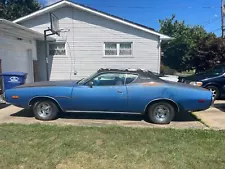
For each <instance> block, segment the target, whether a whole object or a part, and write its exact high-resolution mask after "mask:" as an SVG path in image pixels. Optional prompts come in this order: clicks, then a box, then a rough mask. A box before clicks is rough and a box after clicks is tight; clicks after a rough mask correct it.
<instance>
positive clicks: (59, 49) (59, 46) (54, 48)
mask: <svg viewBox="0 0 225 169" xmlns="http://www.w3.org/2000/svg"><path fill="white" fill-rule="evenodd" d="M49 55H51V56H53V55H66V48H65V43H50V44H49Z"/></svg>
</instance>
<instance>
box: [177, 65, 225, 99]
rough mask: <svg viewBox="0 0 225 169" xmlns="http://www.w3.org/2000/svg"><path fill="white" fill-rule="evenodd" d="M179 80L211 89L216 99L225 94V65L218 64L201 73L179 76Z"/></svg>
mask: <svg viewBox="0 0 225 169" xmlns="http://www.w3.org/2000/svg"><path fill="white" fill-rule="evenodd" d="M178 82H181V83H187V84H190V85H194V86H200V87H203V88H206V89H208V90H210V91H211V92H212V94H213V97H214V99H215V100H216V99H219V98H221V97H223V96H224V95H225V65H218V66H215V67H213V68H212V69H209V70H206V71H204V72H201V73H196V74H194V75H191V76H187V77H181V76H180V77H179V78H178Z"/></svg>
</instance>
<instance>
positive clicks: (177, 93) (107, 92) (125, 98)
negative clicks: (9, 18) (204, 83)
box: [5, 69, 213, 124]
mask: <svg viewBox="0 0 225 169" xmlns="http://www.w3.org/2000/svg"><path fill="white" fill-rule="evenodd" d="M5 100H6V102H8V103H11V104H13V105H15V106H18V107H22V108H32V109H33V111H34V114H35V117H36V118H37V119H39V120H53V119H55V118H56V117H57V116H58V112H59V111H62V112H116V113H118V112H120V113H126V112H128V113H140V114H146V115H147V116H148V117H149V119H150V120H151V121H152V122H154V123H158V124H168V123H170V121H171V120H172V119H173V117H174V115H175V114H176V113H179V112H180V111H199V110H205V109H208V108H209V107H210V105H211V104H212V103H213V99H212V94H211V92H209V91H208V90H205V89H203V88H200V87H195V86H191V85H186V84H180V83H175V82H167V81H164V80H162V79H160V78H159V77H157V76H155V75H154V74H153V73H152V72H150V71H146V70H139V69H135V70H133V69H125V70H117V69H100V70H99V71H98V72H96V73H95V74H94V75H92V76H90V77H88V78H85V79H82V80H79V81H55V82H54V81H52V82H51V81H50V82H36V83H32V84H25V85H22V86H18V87H16V88H13V89H10V90H6V91H5ZM49 112H50V113H49ZM52 113H53V115H52ZM49 114H50V115H49Z"/></svg>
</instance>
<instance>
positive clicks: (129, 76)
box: [126, 74, 138, 84]
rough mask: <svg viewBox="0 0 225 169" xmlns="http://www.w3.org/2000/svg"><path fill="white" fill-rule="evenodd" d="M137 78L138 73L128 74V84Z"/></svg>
mask: <svg viewBox="0 0 225 169" xmlns="http://www.w3.org/2000/svg"><path fill="white" fill-rule="evenodd" d="M137 78H138V75H137V74H127V77H126V84H130V83H132V82H134V81H135V80H136V79H137Z"/></svg>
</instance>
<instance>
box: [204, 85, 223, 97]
mask: <svg viewBox="0 0 225 169" xmlns="http://www.w3.org/2000/svg"><path fill="white" fill-rule="evenodd" d="M206 88H207V89H208V90H210V91H211V92H212V94H213V97H214V100H217V99H219V97H220V90H219V88H218V87H216V86H207V87H206Z"/></svg>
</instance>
